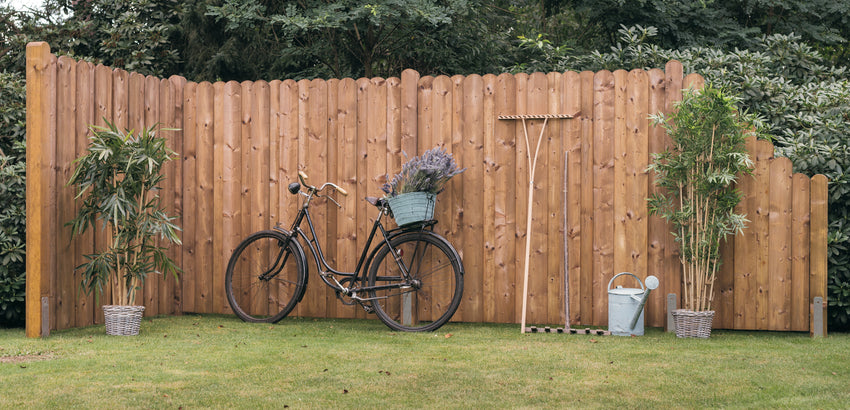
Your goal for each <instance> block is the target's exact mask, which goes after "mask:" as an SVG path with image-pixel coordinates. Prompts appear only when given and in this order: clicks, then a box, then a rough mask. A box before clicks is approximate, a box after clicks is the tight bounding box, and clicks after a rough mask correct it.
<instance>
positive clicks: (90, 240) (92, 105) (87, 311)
mask: <svg viewBox="0 0 850 410" xmlns="http://www.w3.org/2000/svg"><path fill="white" fill-rule="evenodd" d="M108 78H109V79H111V78H112V75H111V73H110V75H109V77H108ZM96 84H97V77H96V74H95V66H94V65H93V64H91V63H88V62H82V61H81V62H78V63H77V94H76V97H77V99H76V101H75V103H76V107H77V108H76V119H75V121H74V124H75V133H74V135H75V137H74V151H75V155H74V156H75V157H80V156H81V155H83V154H84V153H85V152H86V151H87V149H88V138H87V137H88V135H89V126H90V124H94V122H95V112H96V111H97V108H96V103H97V94H96V91H95V86H96ZM110 94H111V93H110ZM81 205H82V199H80V200H78V201H77V202H76V205H75V207H74V210H75V212H76V211H79V209H80V206H81ZM96 230H97V229H89V230H88V231H87V232H86V233H85V234H84V235H82V236H81V237H78V238H77V239H76V240H75V241H74V243H75V249H74V252H75V255H74V257H73V258H72V259H71V260H72V261H73V265H72V266H74V267H76V266H79V265H81V264H82V263H83V262H84V261H85V257H84V255H90V254H92V253H93V252H94V235H95V233H94V231H96ZM81 281H82V272H79V271H76V270H75V273H74V275H73V282H72V283H73V284H75V289H76V290H77V298H76V317H75V320H74V323H75V324H76V326H88V325H91V324H93V323H94V295H93V294H88V295H86V294H85V292H81V291H79V286H80V282H81Z"/></svg>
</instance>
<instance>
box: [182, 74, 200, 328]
mask: <svg viewBox="0 0 850 410" xmlns="http://www.w3.org/2000/svg"><path fill="white" fill-rule="evenodd" d="M197 89H198V84H197V83H194V82H189V83H186V86H185V87H184V89H183V124H184V127H183V147H182V150H181V153H182V154H181V156H180V160H181V161H180V163H181V166H182V169H183V200H184V201H185V203H186V205H185V206H184V207H183V246H182V250H183V271H184V272H185V274H184V275H183V278H182V279H183V280H182V281H181V288H182V293H181V300H182V302H183V311H184V312H198V311H199V309H198V307H197V305H196V304H195V301H196V297H195V295H196V294H197V291H196V290H197V286H196V285H197V279H198V275H199V273H198V272H196V271H192V270H190V268H189V267H195V266H197V265H196V263H197V245H196V242H197V241H196V239H195V237H196V231H197V226H198V222H197V221H198V214H197V203H198V195H197V193H198V191H197V185H198V182H197V181H198V177H197V174H198V169H197V143H198V140H197V132H198V130H197V126H196V121H197V105H196V102H197Z"/></svg>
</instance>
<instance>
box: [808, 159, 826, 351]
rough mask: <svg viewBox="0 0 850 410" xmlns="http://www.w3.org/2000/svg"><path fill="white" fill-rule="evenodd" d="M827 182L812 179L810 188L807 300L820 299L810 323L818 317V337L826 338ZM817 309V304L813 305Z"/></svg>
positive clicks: (822, 176)
mask: <svg viewBox="0 0 850 410" xmlns="http://www.w3.org/2000/svg"><path fill="white" fill-rule="evenodd" d="M828 195H829V190H828V181H827V179H826V177H825V176H824V175H820V174H818V175H815V176H813V177H812V187H811V198H812V204H811V211H810V212H811V241H810V242H811V245H810V256H809V257H810V264H811V265H810V266H811V267H810V269H811V271H810V274H809V278H810V280H811V282H809V300H812V301H813V302H814V300H815V299H816V298H818V297H820V298H821V301H822V303H821V306H820V307H819V310H820V312H817V313H814V312H813V316H812V318H811V321H814V320H815V318H816V317H817V316H816V315H820V317H821V321H822V322H823V328H822V329H819V334H818V336H826V332H827V325H826V317H827V316H826V309H827V303H826V300H827V299H826V278H827V229H828V226H829V221H828V220H827V218H828V215H829V214H828V211H829V210H828V206H829V205H828ZM815 307H817V304H816V305H815Z"/></svg>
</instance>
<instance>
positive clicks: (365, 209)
mask: <svg viewBox="0 0 850 410" xmlns="http://www.w3.org/2000/svg"><path fill="white" fill-rule="evenodd" d="M355 85H356V89H355V91H356V94H355V97H356V104H357V122H356V123H357V140H356V144H357V145H356V147H355V148H356V150H357V157H356V158H357V186H356V190H357V198H364V197H367V196H375V195H376V194H377V193H378V191H376V190H375V188H374V187H373V185H372V181H371V176H372V175H371V174H370V173H369V167H368V164H369V161H371V157H370V154H369V133H368V129H367V126H368V124H369V109H368V107H369V100H368V97H369V79H367V78H359V79H357V81H356V84H355ZM398 171H400V170H396V172H398ZM357 204H358V207H357V215H358V217H359V218H358V219H359V221H358V223H357V249H358V250H360V249H363V248H365V247H366V240H367V239H368V237H369V230H368V229H369V226H370V225H371V224H372V223H373V222H374V219H373V218H375V217H376V216H377V213H376V212H374V208H371V207H370V206H369V204H368V202H366V201H358V202H357ZM361 215H362V217H361ZM356 315H357V317H361V318H362V317H366V316H365V314H364V313H362V312H360V311H358V312H357V313H356Z"/></svg>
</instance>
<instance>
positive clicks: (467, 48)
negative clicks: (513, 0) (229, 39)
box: [206, 0, 507, 78]
mask: <svg viewBox="0 0 850 410" xmlns="http://www.w3.org/2000/svg"><path fill="white" fill-rule="evenodd" d="M488 10H489V9H485V8H483V7H482V4H481V3H480V2H479V1H475V0H371V1H365V0H339V1H322V0H302V1H297V2H295V1H294V2H287V3H285V6H283V7H277V9H274V8H272V7H271V6H269V7H267V6H266V5H265V4H264V2H260V1H259V0H249V1H243V0H225V1H224V2H223V3H222V4H221V5H210V6H208V7H207V12H206V15H207V16H212V17H214V18H215V21H216V23H219V24H223V25H224V31H225V33H227V34H229V35H231V36H233V37H237V38H244V39H248V38H251V37H254V36H256V35H257V34H258V33H259V34H261V35H262V36H264V37H265V38H266V41H265V43H266V44H270V45H271V46H272V49H273V50H275V53H273V57H274V59H275V61H274V62H273V64H274V65H276V66H277V67H278V69H280V70H281V71H285V72H288V73H290V76H294V77H296V78H297V77H336V78H342V77H359V76H366V77H372V76H385V77H386V76H393V75H395V76H397V75H398V74H399V73H400V72H401V70H403V69H405V68H413V69H416V70H419V71H421V72H425V73H445V74H457V73H466V72H489V71H492V70H494V69H495V68H496V67H498V65H495V64H492V62H493V61H498V58H497V56H498V54H494V52H495V53H498V51H499V50H498V49H494V47H495V48H498V47H499V42H498V41H495V40H494V38H493V36H492V35H491V34H490V33H489V32H488V30H489V28H488V26H487V23H486V22H487V21H488V20H489V21H490V22H491V23H492V22H493V19H494V18H496V15H495V14H493V13H490V14H487V12H488ZM504 45H505V46H506V45H507V42H505V43H504Z"/></svg>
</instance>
